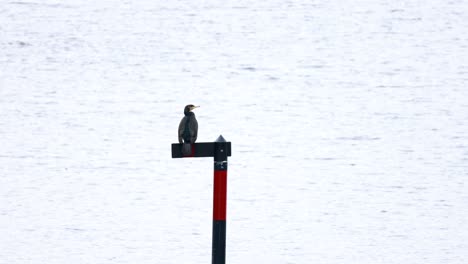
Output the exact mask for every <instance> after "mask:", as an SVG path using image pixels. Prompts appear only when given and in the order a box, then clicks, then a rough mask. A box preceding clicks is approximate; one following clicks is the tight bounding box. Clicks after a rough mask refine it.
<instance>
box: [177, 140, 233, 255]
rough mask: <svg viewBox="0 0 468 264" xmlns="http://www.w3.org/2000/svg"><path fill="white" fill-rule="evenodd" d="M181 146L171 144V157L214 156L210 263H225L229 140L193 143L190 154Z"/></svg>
mask: <svg viewBox="0 0 468 264" xmlns="http://www.w3.org/2000/svg"><path fill="white" fill-rule="evenodd" d="M183 147H184V146H183V144H180V143H179V144H177V143H175V144H172V158H201V157H214V183H213V251H212V264H225V263H226V199H227V167H228V162H227V157H228V156H231V142H226V140H225V139H224V138H223V136H219V137H218V139H216V141H215V142H202V143H193V144H192V153H191V155H190V156H186V155H185V154H184V152H183V151H182V148H183Z"/></svg>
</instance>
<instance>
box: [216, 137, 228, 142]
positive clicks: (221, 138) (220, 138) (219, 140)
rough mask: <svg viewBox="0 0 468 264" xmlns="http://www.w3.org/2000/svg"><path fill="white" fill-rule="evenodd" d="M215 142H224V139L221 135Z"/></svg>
mask: <svg viewBox="0 0 468 264" xmlns="http://www.w3.org/2000/svg"><path fill="white" fill-rule="evenodd" d="M215 142H226V139H224V138H223V135H219V137H218V138H217V139H216V141H215Z"/></svg>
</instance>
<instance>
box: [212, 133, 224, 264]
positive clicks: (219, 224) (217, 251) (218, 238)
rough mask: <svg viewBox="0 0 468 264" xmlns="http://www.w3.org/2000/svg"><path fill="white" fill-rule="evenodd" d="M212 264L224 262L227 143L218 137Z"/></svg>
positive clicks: (215, 167)
mask: <svg viewBox="0 0 468 264" xmlns="http://www.w3.org/2000/svg"><path fill="white" fill-rule="evenodd" d="M214 146H215V147H214V183H213V249H212V264H225V262H226V200H227V168H228V162H227V156H228V155H227V153H228V151H227V143H226V140H225V139H224V138H223V136H219V137H218V139H216V141H215V144H214Z"/></svg>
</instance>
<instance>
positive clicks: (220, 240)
mask: <svg viewBox="0 0 468 264" xmlns="http://www.w3.org/2000/svg"><path fill="white" fill-rule="evenodd" d="M212 263H213V264H225V263H226V220H213V251H212Z"/></svg>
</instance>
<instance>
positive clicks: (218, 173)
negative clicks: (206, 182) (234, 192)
mask: <svg viewBox="0 0 468 264" xmlns="http://www.w3.org/2000/svg"><path fill="white" fill-rule="evenodd" d="M226 198H227V171H226V170H215V171H214V191H213V220H224V221H225V220H226Z"/></svg>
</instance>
